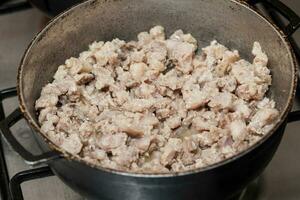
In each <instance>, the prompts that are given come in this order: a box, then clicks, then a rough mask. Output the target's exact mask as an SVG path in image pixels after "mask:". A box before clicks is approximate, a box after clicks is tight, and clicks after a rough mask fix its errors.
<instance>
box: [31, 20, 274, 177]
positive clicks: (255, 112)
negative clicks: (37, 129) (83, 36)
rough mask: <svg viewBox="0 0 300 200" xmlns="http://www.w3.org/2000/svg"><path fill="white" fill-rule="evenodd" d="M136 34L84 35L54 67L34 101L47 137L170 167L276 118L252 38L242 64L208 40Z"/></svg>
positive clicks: (247, 139)
mask: <svg viewBox="0 0 300 200" xmlns="http://www.w3.org/2000/svg"><path fill="white" fill-rule="evenodd" d="M137 38H138V40H137V41H130V42H125V41H123V40H120V39H114V40H112V41H108V42H102V41H100V42H93V43H92V44H91V45H89V49H88V50H87V51H84V52H82V53H81V54H80V55H79V57H78V58H74V57H72V58H70V59H68V60H66V62H65V64H63V65H60V66H59V67H58V69H57V71H56V73H55V75H54V80H53V82H52V83H49V84H47V85H46V86H45V87H44V88H43V89H42V92H41V96H40V98H39V99H38V100H37V101H36V104H35V108H36V110H37V112H38V113H39V118H38V120H39V123H40V125H41V131H42V132H43V133H44V134H45V135H46V136H47V137H48V138H49V139H50V140H51V141H53V143H55V144H56V145H58V146H59V147H61V148H62V149H64V150H65V151H67V152H69V153H71V154H73V155H75V156H78V157H81V158H82V159H84V160H85V161H87V162H90V163H92V164H94V165H99V166H102V167H107V168H112V169H117V170H123V171H132V172H143V173H154V172H155V173H158V172H164V173H165V172H178V171H186V170H191V169H195V168H199V167H205V166H207V165H211V164H214V163H216V162H219V161H221V160H223V159H226V158H229V157H231V156H234V155H236V154H238V153H239V152H241V151H243V150H244V149H246V148H248V147H249V146H251V145H253V144H254V143H255V142H257V141H258V140H259V139H261V138H262V137H263V136H264V135H266V134H267V133H268V131H270V130H271V129H272V127H273V126H274V124H275V123H276V121H277V119H278V115H279V112H278V110H277V109H276V108H275V102H274V101H273V100H271V99H269V98H268V97H266V92H267V90H268V87H269V86H270V85H271V80H272V79H271V75H270V70H269V69H268V67H267V65H268V57H267V55H266V54H265V53H264V52H263V50H262V48H261V46H260V44H259V43H258V42H254V45H253V50H252V54H253V56H254V59H253V62H252V63H250V62H249V61H246V60H244V59H242V58H240V55H239V53H238V51H237V50H230V49H228V48H226V47H225V46H223V45H222V44H219V43H218V42H217V41H215V40H214V41H212V42H211V44H210V45H209V46H207V47H204V48H202V51H199V53H197V54H196V50H197V48H198V47H197V40H196V39H195V38H194V37H193V36H192V35H191V34H186V33H184V32H183V31H182V30H177V31H175V32H174V34H172V35H171V36H170V38H166V36H165V32H164V28H163V27H162V26H155V27H153V28H151V29H150V31H149V32H141V33H140V34H138V36H137Z"/></svg>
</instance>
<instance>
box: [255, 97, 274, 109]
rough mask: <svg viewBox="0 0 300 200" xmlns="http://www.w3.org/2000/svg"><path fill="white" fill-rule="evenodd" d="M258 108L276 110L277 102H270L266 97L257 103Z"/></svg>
mask: <svg viewBox="0 0 300 200" xmlns="http://www.w3.org/2000/svg"><path fill="white" fill-rule="evenodd" d="M257 108H259V109H262V108H275V102H274V101H273V100H270V99H269V98H267V97H265V98H263V99H262V100H261V101H259V102H258V103H257Z"/></svg>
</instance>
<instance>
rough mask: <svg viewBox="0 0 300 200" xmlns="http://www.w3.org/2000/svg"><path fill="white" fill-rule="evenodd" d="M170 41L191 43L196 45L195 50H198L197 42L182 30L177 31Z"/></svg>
mask: <svg viewBox="0 0 300 200" xmlns="http://www.w3.org/2000/svg"><path fill="white" fill-rule="evenodd" d="M170 39H171V40H177V41H181V42H187V43H190V44H192V45H194V50H196V49H197V40H196V39H195V38H194V37H193V36H192V35H191V34H190V33H188V34H184V33H183V31H182V30H181V29H180V30H177V31H175V32H174V33H173V34H172V35H171V36H170Z"/></svg>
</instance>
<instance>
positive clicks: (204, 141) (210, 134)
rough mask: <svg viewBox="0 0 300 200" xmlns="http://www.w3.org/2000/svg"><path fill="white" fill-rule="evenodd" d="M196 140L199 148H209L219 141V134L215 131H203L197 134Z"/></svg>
mask: <svg viewBox="0 0 300 200" xmlns="http://www.w3.org/2000/svg"><path fill="white" fill-rule="evenodd" d="M197 139H198V141H199V145H200V146H201V147H207V146H211V145H213V144H214V143H216V142H217V141H218V139H219V133H218V132H216V131H213V130H212V131H203V132H201V133H200V134H197Z"/></svg>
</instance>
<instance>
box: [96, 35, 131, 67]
mask: <svg viewBox="0 0 300 200" xmlns="http://www.w3.org/2000/svg"><path fill="white" fill-rule="evenodd" d="M124 45H125V42H124V41H123V40H119V39H114V40H112V41H111V42H105V43H104V45H103V46H102V47H101V48H100V49H99V50H98V51H96V52H95V54H94V56H95V58H96V61H97V66H99V67H103V66H105V65H106V64H107V63H108V64H110V65H116V64H118V63H119V59H118V55H119V53H120V49H121V47H123V46H124Z"/></svg>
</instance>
